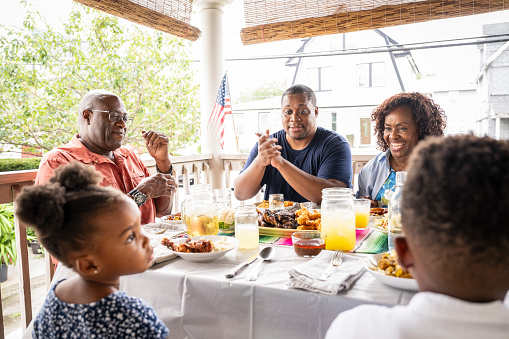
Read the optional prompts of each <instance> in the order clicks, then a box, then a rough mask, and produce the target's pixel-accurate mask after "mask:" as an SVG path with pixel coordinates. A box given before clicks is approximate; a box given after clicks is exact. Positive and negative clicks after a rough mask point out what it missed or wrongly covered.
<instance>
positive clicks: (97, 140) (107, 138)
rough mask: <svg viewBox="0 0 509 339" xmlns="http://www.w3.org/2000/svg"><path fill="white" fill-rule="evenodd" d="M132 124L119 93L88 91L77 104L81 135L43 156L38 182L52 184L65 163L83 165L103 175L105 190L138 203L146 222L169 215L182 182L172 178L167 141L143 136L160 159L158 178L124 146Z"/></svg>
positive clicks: (152, 134)
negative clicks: (54, 175) (50, 180)
mask: <svg viewBox="0 0 509 339" xmlns="http://www.w3.org/2000/svg"><path fill="white" fill-rule="evenodd" d="M130 121H132V117H130V116H129V115H128V114H127V113H126V109H125V106H124V104H123V102H122V100H121V99H120V98H119V97H118V96H117V95H115V94H114V93H111V92H108V91H104V90H92V91H90V92H88V93H87V94H85V96H84V97H83V99H82V100H81V102H80V104H79V106H78V123H79V126H80V131H79V133H78V134H77V135H75V136H74V137H73V138H72V140H71V142H70V143H69V144H67V145H65V146H61V147H57V148H56V149H53V150H51V151H50V152H48V153H47V154H46V155H44V157H43V159H42V161H41V164H40V166H39V171H38V173H37V178H36V180H35V183H36V184H43V183H45V182H46V181H48V180H49V178H50V177H51V175H52V174H53V171H54V170H55V169H56V168H57V167H59V166H61V165H64V164H67V163H69V162H71V161H80V162H82V163H85V164H90V165H93V166H94V167H95V169H96V170H98V171H99V172H101V174H102V175H103V177H104V179H103V182H102V186H111V187H115V188H117V189H119V190H121V191H123V192H124V193H126V194H128V195H130V196H131V197H132V198H133V199H134V201H135V202H136V203H137V204H138V206H139V207H140V210H141V222H142V224H147V223H151V222H154V221H155V217H156V216H163V215H166V214H169V213H170V212H171V199H172V195H173V193H174V192H175V190H176V188H177V182H176V180H175V179H174V178H173V177H172V175H171V171H172V165H171V162H170V158H169V155H168V137H167V136H166V135H164V134H162V133H159V132H154V131H148V132H145V131H144V132H143V138H144V139H145V144H146V147H147V150H148V152H149V154H150V155H151V156H152V157H153V158H154V159H155V161H156V170H157V172H158V174H156V175H153V176H151V175H150V173H149V172H148V170H147V168H146V167H145V166H144V165H143V163H142V162H141V160H140V159H139V158H138V156H136V154H135V153H134V151H133V150H132V148H130V147H126V146H122V141H123V140H124V137H125V134H126V130H127V125H128V123H129V122H130Z"/></svg>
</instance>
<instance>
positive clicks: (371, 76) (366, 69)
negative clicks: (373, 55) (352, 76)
mask: <svg viewBox="0 0 509 339" xmlns="http://www.w3.org/2000/svg"><path fill="white" fill-rule="evenodd" d="M384 85H385V63H383V62H371V63H367V64H357V87H382V86H384Z"/></svg>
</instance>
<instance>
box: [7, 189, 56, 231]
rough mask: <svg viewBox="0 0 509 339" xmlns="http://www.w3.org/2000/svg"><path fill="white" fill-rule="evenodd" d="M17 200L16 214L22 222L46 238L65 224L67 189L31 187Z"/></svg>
mask: <svg viewBox="0 0 509 339" xmlns="http://www.w3.org/2000/svg"><path fill="white" fill-rule="evenodd" d="M22 193H23V194H20V195H19V197H18V199H17V200H16V214H17V215H18V217H19V218H20V220H21V221H23V222H24V223H26V224H28V225H29V226H33V227H34V228H35V229H36V231H37V233H38V234H39V235H40V236H41V237H42V238H45V237H46V236H48V235H50V234H52V233H54V232H56V231H58V230H60V229H61V228H62V226H63V222H64V204H65V197H64V194H65V188H64V187H62V186H60V185H58V184H55V183H53V184H47V185H41V186H30V187H26V188H24V189H23V192H22Z"/></svg>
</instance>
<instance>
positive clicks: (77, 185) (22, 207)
mask: <svg viewBox="0 0 509 339" xmlns="http://www.w3.org/2000/svg"><path fill="white" fill-rule="evenodd" d="M101 181H102V175H101V174H100V173H99V172H97V171H96V170H95V169H94V168H93V166H87V165H84V164H82V163H80V162H77V161H74V162H71V163H69V164H67V165H63V166H61V167H59V168H57V169H56V170H55V173H54V174H53V176H52V177H51V179H50V180H49V182H47V183H46V184H44V185H38V186H30V187H25V188H24V189H23V191H22V192H21V194H20V195H19V196H18V198H17V199H16V216H17V217H18V218H19V219H20V220H21V221H22V222H23V223H24V224H26V225H27V226H31V227H33V228H34V229H35V231H36V233H37V238H38V239H39V241H40V242H41V243H42V245H43V246H44V247H46V249H47V250H48V251H49V252H50V253H51V254H52V255H53V256H54V257H55V258H57V259H58V260H59V261H61V262H62V263H64V264H65V265H66V266H69V267H70V264H71V263H70V262H69V261H68V260H67V255H68V254H69V253H72V252H73V251H81V250H84V249H88V248H92V246H93V245H92V244H93V241H92V239H93V238H94V236H95V235H96V232H97V229H96V227H95V226H94V218H96V217H97V216H98V215H100V214H101V213H102V212H104V211H107V210H111V209H112V205H113V203H115V202H118V201H121V200H122V199H125V198H124V196H123V194H122V193H121V192H120V191H118V190H115V189H113V188H111V187H100V186H98V185H99V184H100V182H101Z"/></svg>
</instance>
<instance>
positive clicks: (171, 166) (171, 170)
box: [156, 164, 173, 174]
mask: <svg viewBox="0 0 509 339" xmlns="http://www.w3.org/2000/svg"><path fill="white" fill-rule="evenodd" d="M156 172H157V173H162V174H171V173H172V172H173V164H171V165H170V170H169V171H168V172H162V171H161V170H160V169H159V167H158V166H157V164H156Z"/></svg>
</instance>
